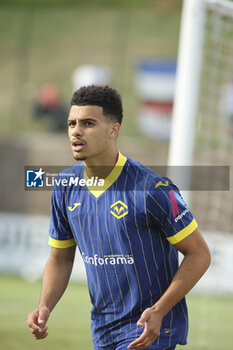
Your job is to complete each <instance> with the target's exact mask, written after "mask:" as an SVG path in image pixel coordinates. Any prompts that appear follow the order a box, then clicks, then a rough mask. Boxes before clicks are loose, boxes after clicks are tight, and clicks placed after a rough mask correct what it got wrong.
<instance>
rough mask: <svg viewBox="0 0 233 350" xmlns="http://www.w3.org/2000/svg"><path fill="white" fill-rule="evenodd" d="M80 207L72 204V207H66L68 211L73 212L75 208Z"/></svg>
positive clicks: (77, 204)
mask: <svg viewBox="0 0 233 350" xmlns="http://www.w3.org/2000/svg"><path fill="white" fill-rule="evenodd" d="M80 205H81V203H74V204H73V207H68V209H69V211H74V209H76V208H77V207H79V206H80Z"/></svg>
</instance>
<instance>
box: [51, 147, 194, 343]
mask: <svg viewBox="0 0 233 350" xmlns="http://www.w3.org/2000/svg"><path fill="white" fill-rule="evenodd" d="M70 174H74V175H75V177H76V178H78V179H86V180H87V179H88V178H87V176H86V174H85V170H84V164H83V163H78V164H76V165H74V166H73V167H71V168H69V169H66V170H64V171H63V172H61V173H60V174H59V176H58V179H63V185H62V181H60V183H59V181H58V183H59V184H57V186H55V187H54V188H53V191H52V196H51V210H52V215H51V222H50V230H49V235H50V238H49V244H50V245H51V246H52V247H56V248H66V247H69V246H72V245H77V246H78V248H79V250H80V253H81V255H82V257H83V261H84V263H85V267H86V273H87V280H88V288H89V293H90V298H91V302H92V305H93V307H92V311H91V329H92V336H93V342H94V345H96V346H98V347H104V346H107V345H109V344H113V343H117V342H119V341H122V340H125V339H135V338H136V337H138V336H140V334H141V333H142V331H143V327H137V324H136V323H137V321H138V319H139V318H140V315H141V313H142V311H143V310H145V309H146V308H147V307H151V306H152V305H153V304H155V303H156V301H158V300H159V299H160V297H161V296H162V294H163V293H164V292H165V291H166V289H167V288H168V286H169V285H170V283H171V281H172V279H173V276H174V274H175V273H176V271H177V269H178V252H177V250H176V249H175V247H174V246H173V244H175V243H178V242H180V241H181V240H182V239H184V238H185V237H187V236H188V235H189V234H191V233H192V232H193V231H194V230H195V229H196V228H197V223H196V221H195V219H194V218H193V215H192V213H191V212H190V210H189V208H188V207H187V206H186V204H185V203H184V201H183V199H182V197H181V195H180V192H179V190H178V189H177V187H176V186H175V185H174V184H173V183H172V182H171V181H170V180H169V179H168V178H165V177H161V176H160V175H158V174H156V173H155V172H153V171H152V170H151V169H149V168H147V167H145V166H143V165H142V164H140V163H138V162H136V161H134V160H131V159H129V158H126V157H125V156H123V155H122V154H121V153H119V156H118V161H117V163H116V165H115V167H114V168H113V170H112V171H111V173H110V174H109V176H108V177H107V178H106V179H105V181H104V185H103V186H102V187H101V186H98V187H96V186H91V184H90V185H88V184H87V182H86V185H83V183H82V184H80V183H75V181H74V180H72V179H71V178H70V176H71V175H70ZM64 180H65V181H64ZM187 332H188V314H187V307H186V302H185V299H182V300H181V301H180V302H179V303H178V304H177V305H176V306H175V307H174V308H173V309H172V310H171V311H170V312H169V313H168V314H167V315H166V316H165V317H164V319H163V322H162V327H161V330H160V335H159V337H158V338H157V339H156V341H155V343H157V344H158V345H161V346H163V347H170V346H172V345H174V344H177V343H179V344H186V339H187Z"/></svg>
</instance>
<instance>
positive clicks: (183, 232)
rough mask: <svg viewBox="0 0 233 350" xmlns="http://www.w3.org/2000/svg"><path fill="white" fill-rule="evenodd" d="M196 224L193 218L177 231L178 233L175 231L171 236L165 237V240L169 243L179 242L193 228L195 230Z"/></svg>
mask: <svg viewBox="0 0 233 350" xmlns="http://www.w3.org/2000/svg"><path fill="white" fill-rule="evenodd" d="M197 226H198V224H197V222H196V220H195V219H193V221H191V222H190V224H189V225H188V226H186V227H185V228H183V229H182V230H181V231H179V232H178V233H176V234H175V235H174V236H172V237H167V240H168V241H169V242H170V243H171V244H176V243H179V242H180V241H182V240H183V239H184V238H186V237H187V236H189V235H190V234H191V233H192V232H193V231H194V230H196V228H197Z"/></svg>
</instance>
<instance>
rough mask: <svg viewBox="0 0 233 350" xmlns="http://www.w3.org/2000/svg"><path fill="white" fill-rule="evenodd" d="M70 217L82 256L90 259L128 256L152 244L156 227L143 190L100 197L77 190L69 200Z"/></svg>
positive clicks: (68, 210)
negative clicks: (153, 225) (94, 255)
mask: <svg viewBox="0 0 233 350" xmlns="http://www.w3.org/2000/svg"><path fill="white" fill-rule="evenodd" d="M67 217H68V220H69V224H70V227H71V230H72V232H73V235H74V238H75V240H76V242H77V244H78V246H79V249H80V251H81V253H82V254H83V253H84V254H85V255H88V254H89V255H88V256H90V253H92V254H93V253H95V254H98V256H101V257H103V256H112V255H121V256H124V257H126V256H131V255H132V254H133V251H134V250H135V249H136V247H138V246H140V245H142V244H143V245H144V246H145V245H147V243H148V244H151V239H152V232H151V231H152V230H153V228H151V227H150V222H149V217H148V215H147V212H146V205H145V198H144V194H143V193H140V192H139V191H138V192H130V191H128V192H127V191H126V192H122V191H118V192H116V191H106V192H104V193H103V194H102V195H101V196H99V197H98V198H96V197H95V196H94V195H93V194H92V193H91V192H90V191H88V190H85V191H81V192H80V191H79V192H78V191H76V192H74V193H73V195H72V196H70V198H68V200H67Z"/></svg>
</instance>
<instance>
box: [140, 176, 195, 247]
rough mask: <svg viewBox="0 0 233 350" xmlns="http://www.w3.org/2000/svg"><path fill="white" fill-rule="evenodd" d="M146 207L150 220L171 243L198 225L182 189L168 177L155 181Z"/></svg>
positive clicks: (188, 233)
mask: <svg viewBox="0 0 233 350" xmlns="http://www.w3.org/2000/svg"><path fill="white" fill-rule="evenodd" d="M146 208H147V212H148V213H149V216H150V221H151V222H152V223H153V225H155V226H156V227H157V228H158V229H159V230H160V231H161V232H162V233H163V234H164V235H165V237H166V239H167V240H168V241H169V242H170V243H171V244H176V243H178V242H180V241H182V240H183V239H184V238H186V237H187V236H189V235H190V234H191V233H192V232H193V231H194V230H195V229H196V228H197V227H198V225H197V222H196V220H195V218H194V217H193V214H192V213H191V211H190V209H189V208H188V206H187V205H186V203H185V202H184V200H183V198H182V196H181V194H180V191H179V190H178V188H177V187H176V186H175V185H174V184H173V183H172V182H171V180H169V179H168V178H162V179H159V180H158V181H153V184H152V185H151V186H150V190H149V191H148V192H147V202H146Z"/></svg>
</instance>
